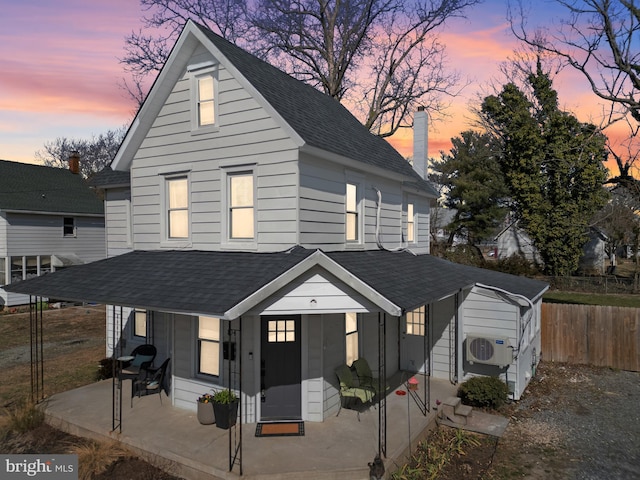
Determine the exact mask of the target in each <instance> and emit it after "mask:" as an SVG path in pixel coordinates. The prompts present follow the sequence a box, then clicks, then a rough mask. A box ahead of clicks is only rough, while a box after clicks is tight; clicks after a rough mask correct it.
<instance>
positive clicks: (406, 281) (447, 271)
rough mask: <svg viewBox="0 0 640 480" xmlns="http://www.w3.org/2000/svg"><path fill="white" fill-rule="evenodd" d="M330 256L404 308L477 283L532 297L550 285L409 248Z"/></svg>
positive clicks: (411, 307)
mask: <svg viewBox="0 0 640 480" xmlns="http://www.w3.org/2000/svg"><path fill="white" fill-rule="evenodd" d="M327 256H328V257H329V258H331V259H333V260H334V261H336V262H338V263H339V264H340V265H342V266H343V267H344V268H346V269H347V270H349V271H350V272H351V273H352V274H353V275H355V276H356V277H358V278H360V279H361V280H363V281H364V282H366V283H367V284H368V285H369V286H371V287H372V288H373V289H374V290H376V291H378V292H380V293H382V294H383V295H384V296H385V297H386V298H387V299H389V300H390V301H392V302H393V303H395V304H396V305H399V306H401V307H402V308H403V309H405V310H413V309H414V308H416V307H418V306H421V305H424V304H427V303H430V302H432V301H434V300H438V299H441V298H444V297H445V296H449V295H452V294H453V293H455V292H457V291H459V290H460V289H461V288H468V287H470V286H472V285H475V284H478V283H479V284H485V285H490V286H492V287H497V288H500V289H503V290H507V291H508V292H511V293H515V294H519V295H523V296H525V297H527V298H528V299H529V300H533V299H535V298H536V297H537V296H539V295H540V294H541V293H542V292H544V290H546V288H547V284H546V283H545V282H541V281H539V280H533V279H530V278H526V277H520V276H516V275H510V274H506V273H502V272H496V271H493V270H486V269H483V268H476V267H470V266H467V265H460V264H458V263H453V262H450V261H448V260H444V259H442V258H438V257H434V256H432V255H413V254H411V253H409V252H406V251H405V252H397V253H394V252H389V251H383V250H371V251H366V252H331V253H327Z"/></svg>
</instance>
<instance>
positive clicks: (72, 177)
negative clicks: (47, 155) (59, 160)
mask: <svg viewBox="0 0 640 480" xmlns="http://www.w3.org/2000/svg"><path fill="white" fill-rule="evenodd" d="M0 210H19V211H31V212H51V213H68V214H86V215H103V214H104V207H103V204H102V200H100V198H98V196H97V195H96V194H95V192H93V191H92V190H91V189H90V188H89V186H88V185H87V184H86V183H85V181H84V180H83V178H82V177H81V176H80V175H76V174H73V173H71V172H70V171H69V170H67V169H64V168H53V167H44V166H41V165H31V164H27V163H19V162H10V161H7V160H0Z"/></svg>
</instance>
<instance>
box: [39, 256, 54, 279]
mask: <svg viewBox="0 0 640 480" xmlns="http://www.w3.org/2000/svg"><path fill="white" fill-rule="evenodd" d="M47 273H51V256H50V255H43V256H41V257H40V275H45V274H47Z"/></svg>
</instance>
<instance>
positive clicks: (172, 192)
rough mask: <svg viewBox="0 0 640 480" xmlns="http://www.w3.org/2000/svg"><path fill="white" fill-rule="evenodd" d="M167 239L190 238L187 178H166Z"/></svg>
mask: <svg viewBox="0 0 640 480" xmlns="http://www.w3.org/2000/svg"><path fill="white" fill-rule="evenodd" d="M166 192H167V193H166V198H167V201H166V207H167V214H166V215H167V217H166V222H167V237H168V238H169V239H184V238H189V182H188V178H187V177H186V176H180V177H167V178H166Z"/></svg>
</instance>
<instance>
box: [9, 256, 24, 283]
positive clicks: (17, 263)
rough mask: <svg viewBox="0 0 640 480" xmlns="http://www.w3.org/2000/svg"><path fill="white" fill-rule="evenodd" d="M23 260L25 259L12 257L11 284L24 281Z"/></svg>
mask: <svg viewBox="0 0 640 480" xmlns="http://www.w3.org/2000/svg"><path fill="white" fill-rule="evenodd" d="M22 258H23V257H11V283H14V282H19V281H20V280H22V279H23V277H22V272H23V268H22Z"/></svg>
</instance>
